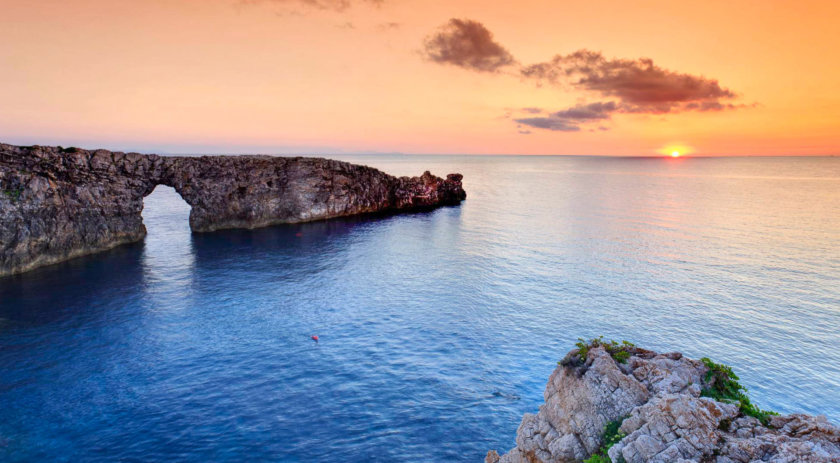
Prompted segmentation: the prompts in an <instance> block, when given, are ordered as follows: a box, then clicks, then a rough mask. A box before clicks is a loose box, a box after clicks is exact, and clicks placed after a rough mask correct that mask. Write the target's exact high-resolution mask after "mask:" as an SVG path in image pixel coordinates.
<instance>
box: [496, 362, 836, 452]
mask: <svg viewBox="0 0 840 463" xmlns="http://www.w3.org/2000/svg"><path fill="white" fill-rule="evenodd" d="M630 351H631V352H632V356H631V357H630V358H629V359H628V360H627V363H619V362H617V361H615V360H614V359H613V357H612V356H611V355H610V354H609V353H608V352H607V351H606V350H605V349H604V348H603V347H596V348H593V349H590V350H589V352H588V354H587V356H586V357H587V359H586V362H585V363H583V364H581V363H580V362H575V361H574V359H577V358H579V357H578V350H577V349H575V350H572V351H571V352H569V354H568V355H567V356H566V358H565V359H564V361H563V362H561V365H559V366H558V367H557V368H556V369H555V370H554V372H553V373H552V375H551V377H550V378H549V381H548V385H547V386H546V389H545V393H544V397H545V404H544V405H542V406H540V410H539V413H537V414H536V415H532V414H526V415H525V416H524V418H523V419H522V424H520V426H519V429H518V430H517V432H516V447H515V448H513V449H512V450H511V451H510V452H508V453H507V454H505V455H502V456H500V455H499V454H498V453H497V452H496V451H490V452H488V454H487V458H486V459H485V462H486V463H538V462H546V463H548V462H551V463H567V462H580V461H582V460H584V459H586V458H588V457H589V456H591V455H592V454H593V453H595V452H596V451H597V450H598V449H599V448H600V447H601V444H602V443H603V433H604V427H605V426H606V424H607V423H609V422H610V421H616V420H623V421H622V422H621V427H620V430H621V431H622V432H623V433H624V434H626V436H625V437H623V438H622V439H621V440H620V441H619V442H618V443H617V444H615V445H613V447H612V448H611V449H610V450H609V456H610V459H611V460H612V461H613V462H620V461H625V462H627V463H638V462H657V463H666V462H685V463H687V462H696V463H706V462H715V463H748V462H774V463H793V462H813V463H818V462H819V463H828V462H834V463H837V462H840V428H837V427H835V426H833V425H831V424H830V423H829V422H828V421H827V420H826V419H825V417H821V416H820V417H813V416H807V415H789V416H775V417H772V418H771V419H770V422H769V423H768V425H767V426H764V425H762V424H761V422H759V420H757V419H755V418H751V417H747V416H743V415H740V412H739V407H738V406H737V405H735V404H730V403H724V402H719V401H716V400H713V399H710V398H707V397H701V388H702V387H703V386H705V383H704V378H705V374H706V371H707V369H706V366H705V365H704V364H703V363H701V362H699V361H696V360H692V359H689V358H686V357H683V356H682V354H679V353H668V354H657V353H655V352H651V351H646V350H643V349H638V348H631V349H630Z"/></svg>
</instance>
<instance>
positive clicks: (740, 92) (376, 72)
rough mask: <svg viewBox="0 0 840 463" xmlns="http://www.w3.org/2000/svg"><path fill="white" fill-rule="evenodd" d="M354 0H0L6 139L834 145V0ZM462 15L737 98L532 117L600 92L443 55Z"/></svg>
mask: <svg viewBox="0 0 840 463" xmlns="http://www.w3.org/2000/svg"><path fill="white" fill-rule="evenodd" d="M309 1H310V2H311V1H313V0H309ZM317 1H323V2H327V3H330V4H337V2H338V1H339V0H317ZM347 1H349V3H350V4H349V6H348V7H347V8H344V9H341V8H331V7H326V8H318V7H313V6H311V5H307V2H306V0H248V1H244V0H144V1H142V2H140V1H136V0H80V1H72V2H68V1H66V0H65V1H55V0H39V1H22V0H21V1H11V0H0V11H2V17H0V71H1V72H0V101H2V109H0V141H3V142H7V143H17V144H33V143H39V144H62V145H65V146H68V145H77V146H84V147H104V148H112V149H123V150H137V151H144V152H152V151H157V152H168V153H184V152H217V153H223V152H265V153H321V154H328V153H342V152H367V151H375V152H404V153H476V154H593V155H655V154H657V153H660V152H663V150H665V149H670V147H671V146H681V147H684V149H688V150H690V151H693V153H694V154H697V155H754V154H768V155H788V154H789V155H821V154H840V85H838V82H840V59H838V58H837V53H838V52H837V50H838V49H840V32H838V29H837V24H838V23H840V2H838V1H836V0H830V1H798V2H793V1H771V0H755V1H743V0H742V1H739V0H735V1H731V0H730V1H708V0H707V1H703V2H674V1H634V2H627V1H597V0H596V1H587V2H560V1H557V0H546V1H536V0H535V1H518V2H507V1H505V2H501V1H500V2H491V1H488V0H483V1H477V0H476V1H460V0H447V1H428V0H426V1H411V0H382V2H381V4H379V5H378V6H377V5H375V4H373V3H371V2H369V1H364V0H347ZM331 2H336V3H331ZM451 18H464V19H470V20H474V21H478V22H480V23H481V24H482V25H483V26H484V27H486V29H487V30H489V31H490V32H491V33H492V34H493V39H494V40H495V41H497V42H498V43H499V44H501V45H502V46H503V47H504V48H505V49H506V50H508V51H509V52H510V53H511V54H512V55H513V56H514V57H515V59H516V60H518V62H521V63H523V64H531V63H538V62H543V61H547V60H549V59H551V57H552V56H554V55H557V54H563V55H565V54H569V53H572V52H574V51H576V50H579V49H588V50H592V51H597V52H600V53H603V55H604V56H605V57H607V58H625V59H637V58H640V57H648V58H651V59H652V60H653V61H654V63H655V64H656V65H657V66H660V67H662V68H664V69H667V70H669V71H674V72H678V73H686V74H691V75H693V76H703V77H706V78H709V79H715V80H717V81H718V82H719V83H720V85H721V86H722V87H724V88H726V89H729V90H732V91H733V92H735V93H736V94H737V98H736V99H735V100H734V101H733V103H735V104H737V105H739V106H742V107H738V108H737V109H731V110H724V111H706V112H696V111H674V112H669V113H665V114H645V113H643V114H637V113H627V112H615V113H614V114H613V115H612V117H611V119H608V120H605V121H603V124H602V125H601V126H602V127H603V128H604V129H608V130H594V131H590V130H589V128H591V127H592V126H589V125H585V126H583V127H584V129H582V130H579V131H575V132H565V131H552V130H543V129H538V128H528V127H522V126H521V125H519V126H518V124H517V123H516V122H515V121H514V120H513V119H514V118H517V117H520V116H521V115H516V114H515V113H516V112H517V111H518V110H519V108H525V107H539V108H544V109H545V110H546V111H547V112H551V111H561V110H564V109H566V108H571V107H574V106H576V105H581V104H588V103H592V102H596V101H603V100H604V98H603V97H602V96H603V95H593V94H592V92H591V91H587V90H586V89H581V88H577V87H575V86H570V85H563V86H560V87H558V86H552V85H541V86H540V85H537V82H535V81H530V80H527V79H525V78H523V77H521V76H520V75H518V74H517V71H515V70H514V71H511V72H474V71H470V70H467V69H464V68H461V67H458V66H454V65H448V64H441V63H436V62H433V61H431V60H430V59H429V58H428V56H426V55H425V54H424V51H423V50H424V40H426V38H427V37H429V36H430V34H433V33H434V32H435V31H437V30H439V28H440V27H441V26H442V25H444V24H446V23H447V22H448V21H449V20H450V19H451ZM754 104H756V105H755V106H753V105H754ZM511 113H513V114H511ZM523 129H528V130H523ZM521 132H530V133H529V134H524V133H521Z"/></svg>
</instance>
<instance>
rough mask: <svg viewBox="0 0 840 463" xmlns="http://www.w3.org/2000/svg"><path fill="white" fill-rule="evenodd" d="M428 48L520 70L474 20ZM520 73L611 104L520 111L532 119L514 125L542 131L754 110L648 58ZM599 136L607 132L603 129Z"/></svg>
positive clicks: (454, 59) (562, 61)
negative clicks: (619, 118) (627, 118)
mask: <svg viewBox="0 0 840 463" xmlns="http://www.w3.org/2000/svg"><path fill="white" fill-rule="evenodd" d="M424 45H425V50H424V51H425V55H426V57H427V58H429V59H430V60H432V61H434V62H437V63H441V64H451V65H455V66H459V67H462V68H464V69H468V70H472V71H478V72H497V71H499V70H500V69H502V68H504V67H507V66H514V65H518V61H517V60H516V58H514V57H513V55H512V54H511V53H510V52H509V51H508V50H507V49H505V48H504V47H503V46H502V45H501V44H499V43H498V42H496V41H495V40H494V39H493V34H492V33H491V32H490V31H489V30H488V29H487V28H486V27H484V25H483V24H481V23H480V22H477V21H473V20H468V19H451V20H450V21H449V22H448V23H447V24H446V25H444V26H443V27H442V28H441V29H440V30H439V31H438V32H437V33H435V34H433V35H431V36H429V37H427V38H426V41H425V44H424ZM513 69H516V68H513ZM518 72H519V75H521V76H522V77H523V78H525V79H527V80H533V81H535V82H537V84H538V85H544V84H549V85H555V86H557V87H558V88H563V89H572V90H576V91H582V92H585V93H587V94H590V95H597V96H598V97H599V98H607V99H609V100H610V101H604V102H599V103H590V104H583V105H578V106H575V107H572V108H568V109H565V110H562V111H558V112H555V113H553V114H549V115H547V116H543V114H544V113H545V112H544V111H543V110H542V109H541V108H535V107H528V108H521V109H520V110H519V111H520V112H522V113H525V114H528V115H531V116H529V117H522V118H519V119H514V120H515V121H516V122H518V123H520V124H524V125H528V126H530V127H535V128H540V129H547V130H555V131H563V132H576V131H579V130H580V128H581V125H582V124H586V123H588V122H592V121H597V120H606V119H610V118H611V116H612V114H614V113H626V114H665V113H676V112H685V111H701V112H712V111H727V110H733V109H738V108H744V107H755V106H756V104H752V105H744V104H736V103H733V101H734V100H736V99H737V98H738V95H737V94H736V93H735V92H733V91H732V90H730V89H728V88H726V87H724V86H722V85H721V84H720V83H719V82H718V81H717V79H712V78H709V77H705V76H702V75H694V74H688V73H683V72H677V71H672V70H669V69H665V68H663V67H660V66H658V65H656V64H654V62H653V60H651V59H650V58H638V59H624V58H606V57H605V56H604V55H603V53H601V52H598V51H591V50H586V49H583V50H578V51H576V52H574V53H570V54H568V55H556V56H555V57H554V58H552V59H551V60H549V61H546V62H542V63H536V64H531V65H528V66H518ZM537 116H539V117H537ZM506 117H509V115H508V116H506ZM598 130H608V128H607V127H604V126H599V127H598Z"/></svg>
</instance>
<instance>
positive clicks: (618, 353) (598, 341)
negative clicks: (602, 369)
mask: <svg viewBox="0 0 840 463" xmlns="http://www.w3.org/2000/svg"><path fill="white" fill-rule="evenodd" d="M575 346H577V348H578V355H579V356H580V359H581V360H583V361H586V356H587V354H589V350H590V349H594V348H596V347H603V348H604V349H605V350H606V351H607V352H609V354H610V356H612V358H613V359H615V361H616V362H618V363H627V359H629V358H630V355H631V352H630V349H632V348H634V347H636V345H635V344H633V343H632V342H628V341H621V342H618V341H613V340H609V341H607V340H605V339H604V337H603V336H598V337H597V338H592V339H590V340H589V341H587V340H585V339H583V338H578V342H576V343H575Z"/></svg>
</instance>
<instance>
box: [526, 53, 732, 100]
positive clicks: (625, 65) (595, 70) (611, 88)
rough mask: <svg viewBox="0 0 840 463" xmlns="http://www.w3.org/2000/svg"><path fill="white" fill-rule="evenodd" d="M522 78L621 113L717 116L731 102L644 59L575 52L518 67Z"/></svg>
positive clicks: (714, 88)
mask: <svg viewBox="0 0 840 463" xmlns="http://www.w3.org/2000/svg"><path fill="white" fill-rule="evenodd" d="M521 72H522V75H523V76H525V77H527V78H532V79H536V80H538V81H539V82H549V83H553V84H564V83H568V84H570V85H572V86H573V87H576V88H579V89H582V90H587V91H590V92H595V93H598V94H600V95H602V96H607V97H615V98H618V100H619V102H620V104H621V110H622V112H628V113H667V112H671V111H693V110H695V111H722V110H726V109H734V108H736V107H737V106H736V105H734V104H732V103H728V102H727V101H728V100H732V99H734V98H736V96H737V95H736V94H735V93H734V92H732V91H731V90H729V89H727V88H724V87H722V86H721V85H720V84H719V83H718V81H717V80H715V79H710V78H707V77H703V76H696V75H691V74H685V73H680V72H675V71H670V70H667V69H663V68H661V67H659V66H657V65H655V64H654V63H653V61H652V60H650V59H648V58H639V59H635V60H632V59H607V58H605V57H604V55H603V54H601V53H600V52H595V51H589V50H579V51H576V52H574V53H572V54H569V55H557V56H555V57H554V58H553V59H552V60H551V61H548V62H545V63H538V64H533V65H530V66H526V67H523V68H522V70H521Z"/></svg>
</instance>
